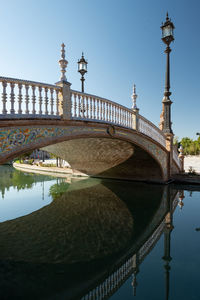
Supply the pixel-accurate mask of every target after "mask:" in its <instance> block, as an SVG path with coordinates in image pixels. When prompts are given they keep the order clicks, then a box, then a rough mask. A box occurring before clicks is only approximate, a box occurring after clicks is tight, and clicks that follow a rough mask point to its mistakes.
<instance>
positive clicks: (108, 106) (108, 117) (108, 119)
mask: <svg viewBox="0 0 200 300" xmlns="http://www.w3.org/2000/svg"><path fill="white" fill-rule="evenodd" d="M107 121H108V122H109V121H110V103H108V105H107Z"/></svg>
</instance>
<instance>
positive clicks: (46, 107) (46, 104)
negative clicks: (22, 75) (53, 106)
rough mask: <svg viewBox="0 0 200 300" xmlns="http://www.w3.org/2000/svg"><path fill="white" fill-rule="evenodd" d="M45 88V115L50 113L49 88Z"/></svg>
mask: <svg viewBox="0 0 200 300" xmlns="http://www.w3.org/2000/svg"><path fill="white" fill-rule="evenodd" d="M44 90H45V97H44V99H45V115H46V116H48V114H49V112H48V103H49V101H48V88H47V87H45V88H44Z"/></svg>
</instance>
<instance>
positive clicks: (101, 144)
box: [0, 57, 182, 182]
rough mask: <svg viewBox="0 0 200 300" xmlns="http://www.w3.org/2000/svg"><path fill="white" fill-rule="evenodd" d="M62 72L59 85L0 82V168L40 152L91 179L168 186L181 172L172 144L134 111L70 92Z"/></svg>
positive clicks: (17, 81) (13, 81)
mask: <svg viewBox="0 0 200 300" xmlns="http://www.w3.org/2000/svg"><path fill="white" fill-rule="evenodd" d="M63 59H64V60H65V57H64V58H63ZM60 64H61V63H60ZM61 67H62V65H61ZM61 71H62V73H63V75H62V77H61V81H59V82H58V83H57V84H56V85H51V84H45V83H41V82H34V81H27V80H21V79H13V78H7V77H0V82H1V83H2V87H1V88H2V100H1V105H0V109H1V112H0V163H1V164H2V163H5V162H6V161H9V160H11V159H13V158H15V157H17V156H19V155H20V154H23V153H26V152H27V151H30V150H34V149H37V148H42V149H44V150H46V151H49V152H51V153H53V154H55V155H57V156H59V157H61V158H63V159H65V160H67V161H68V162H69V164H70V165H71V167H72V168H73V169H77V170H79V171H81V172H83V173H86V174H88V175H93V176H100V177H107V178H123V179H136V180H150V181H159V182H163V181H164V182H166V181H168V180H170V178H171V176H172V174H174V173H179V172H180V171H182V161H181V160H180V159H179V157H178V153H177V151H175V150H174V149H173V147H172V141H173V138H171V136H170V135H167V134H164V133H163V131H161V130H160V129H159V128H158V127H156V126H155V125H154V124H152V123H151V122H150V121H148V120H147V119H145V118H144V117H143V116H141V115H140V114H139V110H138V109H137V108H136V106H135V107H134V108H133V109H129V108H126V107H124V106H122V105H120V104H118V103H115V102H112V101H110V100H107V99H104V98H101V97H98V96H95V95H91V94H86V93H81V92H78V91H75V90H72V89H71V87H70V86H71V84H70V83H69V82H68V81H67V80H66V77H65V75H64V73H65V70H64V71H63V69H62V70H61ZM133 99H136V94H133Z"/></svg>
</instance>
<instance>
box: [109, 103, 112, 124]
mask: <svg viewBox="0 0 200 300" xmlns="http://www.w3.org/2000/svg"><path fill="white" fill-rule="evenodd" d="M111 109H112V105H111V103H109V121H110V122H112V111H111Z"/></svg>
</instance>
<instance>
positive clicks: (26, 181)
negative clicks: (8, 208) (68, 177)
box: [0, 166, 54, 197]
mask: <svg viewBox="0 0 200 300" xmlns="http://www.w3.org/2000/svg"><path fill="white" fill-rule="evenodd" d="M0 178H1V180H0V191H1V193H2V197H4V194H5V191H6V190H7V191H9V189H10V187H13V188H14V189H17V190H18V191H19V190H22V189H31V188H32V187H33V184H34V183H35V182H42V181H46V180H54V178H53V177H51V176H44V175H38V174H31V173H29V174H27V173H24V172H22V171H19V170H16V169H14V168H12V167H10V166H0Z"/></svg>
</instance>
